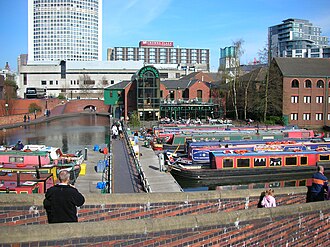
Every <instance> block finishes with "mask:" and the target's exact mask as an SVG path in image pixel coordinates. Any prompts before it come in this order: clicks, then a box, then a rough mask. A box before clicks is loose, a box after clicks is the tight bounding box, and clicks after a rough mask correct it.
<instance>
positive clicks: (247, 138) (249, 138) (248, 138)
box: [242, 136, 252, 140]
mask: <svg viewBox="0 0 330 247" xmlns="http://www.w3.org/2000/svg"><path fill="white" fill-rule="evenodd" d="M242 140H252V137H251V136H243V138H242Z"/></svg>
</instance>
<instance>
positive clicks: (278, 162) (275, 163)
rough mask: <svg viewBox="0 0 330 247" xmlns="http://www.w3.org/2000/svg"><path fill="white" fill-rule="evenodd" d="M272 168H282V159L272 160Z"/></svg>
mask: <svg viewBox="0 0 330 247" xmlns="http://www.w3.org/2000/svg"><path fill="white" fill-rule="evenodd" d="M269 165H270V166H282V158H270V163H269Z"/></svg>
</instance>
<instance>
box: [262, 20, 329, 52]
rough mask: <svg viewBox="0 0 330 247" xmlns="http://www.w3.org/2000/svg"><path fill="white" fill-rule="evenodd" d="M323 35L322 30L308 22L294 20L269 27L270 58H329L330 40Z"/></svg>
mask: <svg viewBox="0 0 330 247" xmlns="http://www.w3.org/2000/svg"><path fill="white" fill-rule="evenodd" d="M321 33H322V31H321V28H320V27H317V26H314V25H313V24H312V23H310V22H309V21H308V20H302V19H294V18H290V19H287V20H284V21H283V23H281V24H278V25H275V26H272V27H269V29H268V46H269V47H268V49H269V51H270V58H274V57H300V58H326V57H328V49H329V46H328V43H329V38H328V37H326V36H322V35H321Z"/></svg>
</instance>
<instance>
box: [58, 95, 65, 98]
mask: <svg viewBox="0 0 330 247" xmlns="http://www.w3.org/2000/svg"><path fill="white" fill-rule="evenodd" d="M57 98H58V99H65V96H64V95H63V94H59V95H58V96H57Z"/></svg>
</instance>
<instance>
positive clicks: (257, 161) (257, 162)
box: [253, 158, 266, 167]
mask: <svg viewBox="0 0 330 247" xmlns="http://www.w3.org/2000/svg"><path fill="white" fill-rule="evenodd" d="M253 163H254V167H260V166H266V159H265V158H254V161H253Z"/></svg>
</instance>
